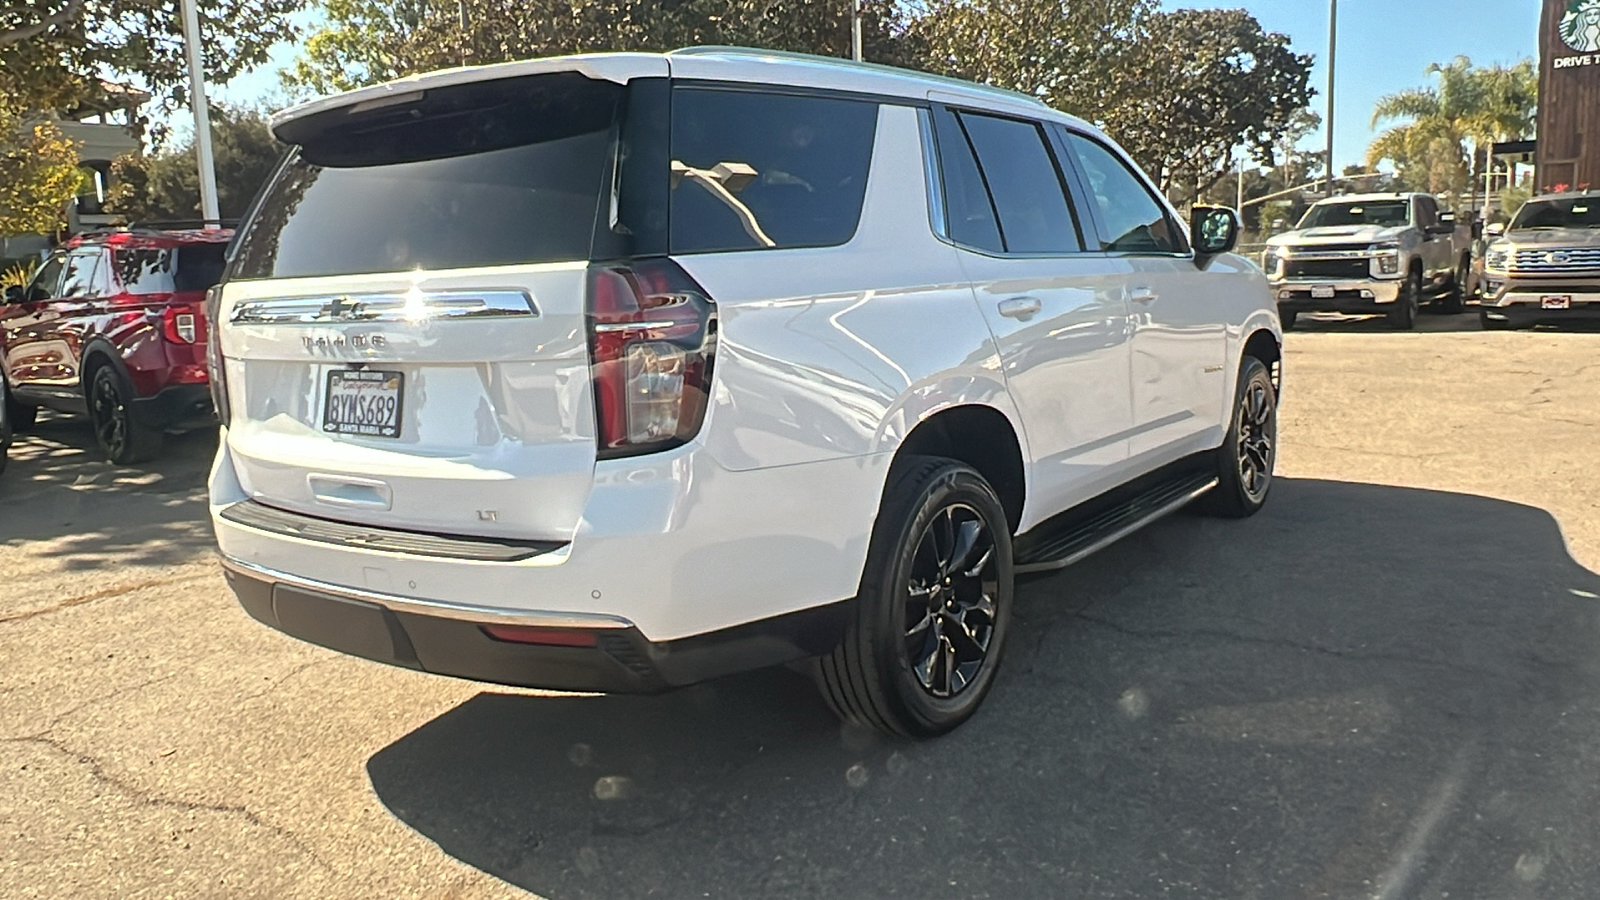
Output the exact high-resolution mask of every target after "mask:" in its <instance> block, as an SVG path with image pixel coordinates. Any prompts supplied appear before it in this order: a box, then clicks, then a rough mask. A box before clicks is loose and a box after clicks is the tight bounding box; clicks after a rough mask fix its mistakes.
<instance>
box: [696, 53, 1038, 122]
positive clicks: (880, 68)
mask: <svg viewBox="0 0 1600 900" xmlns="http://www.w3.org/2000/svg"><path fill="white" fill-rule="evenodd" d="M667 56H669V57H672V56H737V57H745V58H749V59H763V58H765V59H784V60H790V61H792V62H805V63H821V64H823V65H828V66H835V67H838V68H841V69H854V70H856V71H858V72H872V73H876V74H879V75H894V76H898V77H900V78H912V79H916V80H917V81H927V82H932V83H934V84H938V85H943V86H946V87H951V88H958V89H960V90H967V91H981V92H983V93H986V94H995V95H997V96H1001V97H1005V98H1007V99H1009V100H1021V101H1023V102H1025V103H1031V104H1034V105H1035V106H1044V107H1048V106H1049V104H1047V103H1045V102H1044V101H1043V100H1041V99H1039V98H1038V97H1035V96H1033V95H1031V94H1024V93H1022V92H1021V91H1013V90H1010V89H1009V88H1002V87H995V86H994V85H991V84H979V83H978V82H976V81H965V80H963V79H960V78H951V77H949V76H948V75H935V74H933V73H932V72H919V71H917V70H916V69H902V68H900V67H899V66H888V65H884V64H882V63H870V62H856V61H855V60H853V59H841V58H839V57H837V56H818V55H816V54H814V53H796V52H794V51H792V50H762V49H760V48H758V47H732V46H720V45H716V44H707V45H704V46H698V47H684V48H683V49H681V50H670V51H668V52H667Z"/></svg>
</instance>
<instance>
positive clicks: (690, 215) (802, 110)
mask: <svg viewBox="0 0 1600 900" xmlns="http://www.w3.org/2000/svg"><path fill="white" fill-rule="evenodd" d="M877 122H878V106H877V104H876V103H872V102H869V101H859V100H849V99H839V98H832V97H802V96H790V95H784V94H767V93H760V92H755V91H740V90H718V89H706V88H680V89H677V90H675V91H674V92H673V98H672V135H671V167H672V174H671V179H672V181H671V184H672V192H671V197H672V199H671V208H670V216H669V221H670V225H669V229H670V238H669V241H670V247H671V251H672V252H673V253H707V252H715V251H722V250H760V249H786V248H793V247H831V246H836V245H839V244H843V243H845V242H847V241H849V240H850V238H851V237H853V236H854V235H855V232H856V225H857V224H858V223H859V221H860V219H861V205H862V202H863V200H864V199H865V197H866V190H867V174H868V170H869V169H870V167H871V164H872V143H873V138H874V136H875V132H876V130H877Z"/></svg>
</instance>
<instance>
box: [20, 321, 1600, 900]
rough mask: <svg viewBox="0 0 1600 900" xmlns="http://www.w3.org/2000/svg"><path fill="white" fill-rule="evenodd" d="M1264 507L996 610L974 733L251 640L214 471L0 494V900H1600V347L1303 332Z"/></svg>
mask: <svg viewBox="0 0 1600 900" xmlns="http://www.w3.org/2000/svg"><path fill="white" fill-rule="evenodd" d="M1286 373H1287V386H1286V393H1285V400H1284V406H1283V412H1282V435H1281V439H1282V455H1281V457H1280V464H1279V472H1280V475H1281V479H1280V480H1279V481H1278V483H1277V484H1276V485H1275V487H1274V492H1273V495H1272V498H1271V502H1270V503H1269V505H1268V508H1267V509H1266V510H1265V511H1264V512H1263V513H1262V514H1261V515H1259V516H1257V517H1256V518H1254V519H1251V520H1248V521H1244V522H1224V521H1217V520H1210V519H1204V518H1200V517H1197V516H1190V515H1180V516H1176V517H1173V518H1170V519H1168V520H1166V521H1164V522H1162V523H1159V524H1158V525H1156V526H1154V527H1152V528H1150V529H1148V530H1146V531H1145V532H1142V533H1140V534H1138V535H1136V536H1134V537H1131V538H1129V539H1127V540H1125V541H1123V542H1121V543H1119V544H1117V545H1115V546H1113V547H1112V548H1110V549H1108V550H1106V551H1104V552H1102V553H1101V554H1099V555H1097V556H1095V557H1092V558H1091V559H1089V560H1088V561H1086V562H1084V563H1083V564H1081V565H1078V566H1076V567H1074V568H1072V569H1070V570H1067V571H1066V572H1063V573H1060V574H1058V575H1054V576H1051V577H1047V578H1039V579H1034V580H1030V581H1027V582H1025V583H1024V584H1023V585H1022V586H1021V588H1020V590H1019V598H1018V607H1017V611H1016V618H1015V622H1014V628H1013V631H1012V641H1013V643H1012V645H1011V647H1010V649H1009V653H1008V657H1007V659H1006V661H1005V667H1004V670H1003V671H1002V673H1001V677H1000V678H999V680H998V683H997V685H996V687H995V691H994V693H993V694H992V695H991V696H990V698H989V700H988V703H987V704H986V706H985V708H984V709H983V710H982V712H981V713H980V714H979V715H978V716H977V717H976V718H975V719H973V720H972V721H971V722H970V723H969V724H968V725H967V726H965V727H964V728H962V729H960V730H959V731H957V732H956V733H954V734H952V735H950V736H948V737H946V738H944V739H941V740H938V741H933V742H928V743H921V744H910V743H895V742H885V741H882V740H878V739H876V738H874V737H872V736H870V735H866V734H861V733H856V732H852V731H849V730H846V729H841V727H840V726H839V725H838V723H837V722H836V721H835V720H834V719H833V718H832V717H831V716H830V715H829V714H828V713H827V711H826V710H825V709H824V707H823V706H822V704H821V702H820V701H819V700H818V699H817V697H816V696H815V694H814V692H813V691H812V689H811V687H810V685H809V684H808V683H807V682H805V681H804V680H803V679H802V678H801V677H800V676H798V675H796V674H794V673H792V672H789V671H786V670H778V671H775V672H767V673H757V674H754V675H749V676H742V677H737V678H731V679H725V680H723V681H720V682H716V683H713V684H710V685H704V686H700V687H697V688H691V689H688V690H683V691H679V692H676V693H673V694H668V695H664V696H659V697H621V696H611V697H594V696H572V695H568V696H541V695H538V694H537V693H535V692H527V691H514V690H508V689H500V688H494V687H489V686H481V685H475V684H471V683H467V682H461V681H454V680H450V679H445V678H438V677H433V676H428V675H423V674H419V673H416V672H412V671H407V670H401V669H394V668H389V667H385V666H381V665H378V664H376V663H369V662H365V661H361V660H356V659H350V658H346V657H342V656H339V655H337V654H334V653H332V652H329V651H325V650H322V649H319V648H316V647H311V646H308V645H304V644H300V643H297V642H295V641H293V640H292V639H289V638H287V637H284V636H282V635H280V634H277V633H275V632H272V631H270V630H269V629H266V628H264V627H262V626H260V625H258V624H257V623H255V622H254V621H252V620H250V619H249V618H248V617H247V616H246V615H245V614H244V613H243V612H242V611H241V610H240V609H238V607H237V606H236V604H235V603H234V601H233V600H232V598H231V596H230V595H229V594H228V592H227V590H226V588H225V587H224V585H223V581H222V578H221V576H220V574H219V573H218V570H217V567H216V564H215V561H214V560H213V558H212V556H211V553H212V550H211V543H210V534H209V528H208V526H207V524H206V523H205V521H204V515H205V496H204V480H205V472H206V468H207V466H208V465H209V462H210V456H211V453H212V451H213V449H214V437H213V436H210V435H204V434H195V435H189V436H186V437H184V438H181V439H177V440H174V441H173V442H172V443H171V446H170V450H171V453H170V454H169V455H168V456H167V457H165V458H163V459H162V460H161V461H160V462H157V463H155V464H152V465H149V466H143V467H138V468H121V469H119V468H116V467H113V466H110V465H108V464H105V463H103V462H100V461H99V460H98V459H97V458H96V457H95V455H94V453H93V451H92V449H90V448H91V437H90V434H89V432H88V429H87V427H86V426H85V425H84V424H83V423H82V422H81V421H78V420H75V419H71V418H68V417H59V416H47V417H45V418H44V419H43V420H42V421H41V423H40V425H39V426H38V427H37V429H36V430H35V432H34V433H32V434H30V435H27V436H25V437H24V438H23V439H22V440H21V441H20V442H19V444H18V446H17V447H15V448H13V450H12V463H11V467H10V468H9V469H8V470H7V471H6V473H5V474H4V475H3V476H0V897H7V898H9V897H34V896H37V897H74V898H80V897H81V898H95V897H107V898H109V897H118V898H122V897H168V896H173V897H263V898H266V897H272V898H286V897H319V898H320V897H340V898H354V897H375V898H376V897H383V898H392V897H429V898H487V897H508V896H527V894H526V893H524V891H530V892H533V893H535V894H538V895H541V896H545V897H549V898H552V900H566V898H589V897H595V898H632V897H663V898H693V897H723V898H757V897H760V898H780V897H807V898H810V897H823V896H826V897H841V898H855V897H861V898H886V897H900V896H907V897H912V896H914V897H918V898H978V897H993V898H1033V897H1038V898H1077V897H1095V898H1153V897H1166V896H1172V897H1185V898H1219V900H1220V898H1227V900H1251V898H1261V900H1282V898H1308V900H1309V898H1353V897H1363V898H1365V897H1371V898H1380V900H1390V898H1411V897H1415V898H1430V900H1431V898H1441V900H1442V898H1446V897H1449V898H1475V897H1482V898H1496V900H1514V898H1535V897H1537V898H1590V897H1595V896H1600V854H1597V853H1595V851H1594V842H1595V839H1596V835H1600V780H1597V779H1596V778H1595V776H1594V773H1595V771H1596V764H1597V762H1600V753H1597V751H1596V749H1595V748H1596V747H1600V575H1596V574H1595V572H1596V571H1597V570H1600V478H1597V477H1596V471H1597V469H1600V399H1597V398H1600V334H1595V333H1587V334H1583V333H1565V332H1548V331H1540V332H1517V333H1503V332H1495V333H1483V332H1480V331H1478V330H1477V326H1476V323H1475V320H1474V319H1473V318H1472V317H1470V316H1454V317H1435V316H1427V317H1424V318H1423V320H1422V322H1421V329H1420V330H1419V331H1418V332H1415V333H1408V334H1395V333H1390V332H1388V331H1386V330H1385V329H1384V328H1383V327H1382V326H1381V324H1379V323H1376V322H1373V321H1370V320H1346V319H1331V318H1319V319H1313V320H1310V321H1307V320H1306V319H1304V318H1303V319H1302V326H1301V329H1300V330H1297V331H1296V332H1294V333H1292V334H1291V335H1290V336H1289V338H1288V346H1287V348H1286Z"/></svg>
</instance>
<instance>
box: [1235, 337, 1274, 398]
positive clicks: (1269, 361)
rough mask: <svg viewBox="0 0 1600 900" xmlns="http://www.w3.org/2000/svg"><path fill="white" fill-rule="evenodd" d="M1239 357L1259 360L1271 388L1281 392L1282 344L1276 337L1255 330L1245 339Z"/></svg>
mask: <svg viewBox="0 0 1600 900" xmlns="http://www.w3.org/2000/svg"><path fill="white" fill-rule="evenodd" d="M1241 356H1242V357H1249V358H1253V359H1259V360H1261V364H1262V365H1264V366H1266V367H1267V373H1268V374H1269V375H1271V376H1272V386H1273V388H1274V389H1276V390H1278V391H1279V392H1280V393H1281V392H1282V390H1283V344H1282V343H1281V342H1280V341H1279V340H1278V336H1277V335H1275V334H1273V333H1272V332H1271V331H1270V330H1268V329H1266V328H1260V329H1257V330H1256V331H1254V332H1252V333H1251V334H1250V336H1249V337H1247V338H1245V341H1244V352H1243V353H1242V354H1241ZM1242 362H1243V361H1242V359H1241V364H1242Z"/></svg>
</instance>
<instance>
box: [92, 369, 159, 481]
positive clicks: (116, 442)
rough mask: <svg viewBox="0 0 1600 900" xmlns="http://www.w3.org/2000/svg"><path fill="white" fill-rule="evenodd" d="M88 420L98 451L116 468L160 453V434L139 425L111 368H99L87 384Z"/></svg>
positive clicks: (125, 393)
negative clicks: (115, 465)
mask: <svg viewBox="0 0 1600 900" xmlns="http://www.w3.org/2000/svg"><path fill="white" fill-rule="evenodd" d="M89 421H90V422H91V423H92V424H93V425H94V440H95V443H96V444H98V445H99V447H100V452H101V453H104V454H105V457H106V459H108V460H110V461H111V462H113V463H116V464H117V465H119V466H126V465H131V464H133V463H137V462H143V461H144V460H147V459H149V458H150V457H152V456H154V455H156V454H157V453H158V452H160V450H161V432H159V431H155V430H154V429H151V428H147V427H145V426H144V425H142V424H140V422H139V421H138V419H137V418H136V417H135V415H134V412H133V409H132V407H131V406H130V405H129V403H128V397H127V392H126V391H125V390H124V389H123V387H122V385H121V383H120V380H119V379H118V378H117V373H116V372H115V371H114V370H113V369H112V368H111V367H110V366H102V367H101V368H100V369H98V370H97V371H96V372H95V374H94V380H93V381H92V382H91V383H90V387H89Z"/></svg>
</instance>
